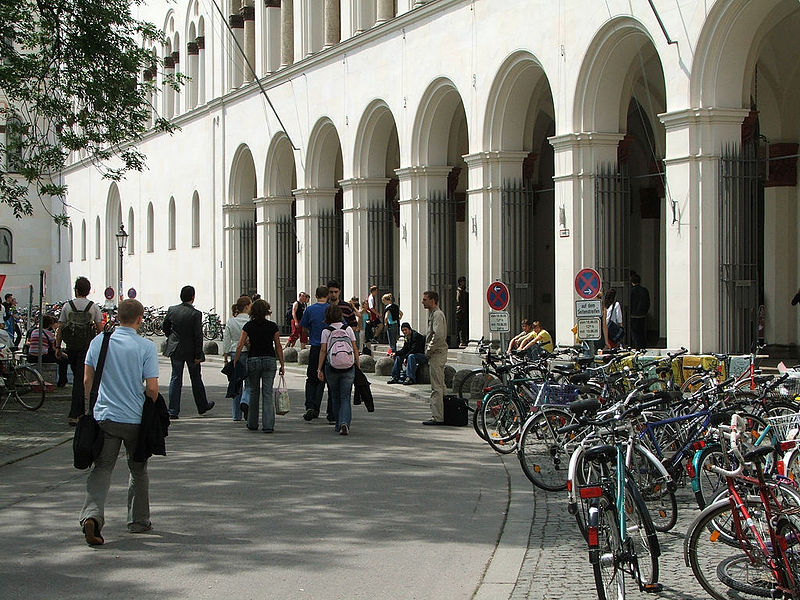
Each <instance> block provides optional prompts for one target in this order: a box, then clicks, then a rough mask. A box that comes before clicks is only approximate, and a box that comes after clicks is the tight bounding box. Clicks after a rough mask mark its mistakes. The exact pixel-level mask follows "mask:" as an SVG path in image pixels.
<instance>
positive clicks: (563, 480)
mask: <svg viewBox="0 0 800 600" xmlns="http://www.w3.org/2000/svg"><path fill="white" fill-rule="evenodd" d="M572 418H573V417H572V415H571V414H570V413H569V412H567V411H566V410H563V409H560V408H552V407H548V406H543V407H542V408H541V409H540V410H539V412H538V413H537V414H536V415H534V416H533V417H531V418H529V419H528V421H527V422H526V423H525V427H524V428H523V430H522V434H521V435H520V439H519V447H518V449H517V457H518V458H519V464H520V466H522V471H523V472H524V473H525V476H526V477H527V478H528V479H529V480H530V481H531V483H533V484H534V485H535V486H537V487H540V488H542V489H543V490H548V491H551V492H556V491H559V490H563V489H566V487H567V474H568V470H569V457H570V454H571V452H572V450H571V448H568V446H569V445H570V439H571V437H574V436H571V435H570V434H559V433H558V429H559V428H560V427H564V426H565V425H567V424H568V423H570V422H571V421H572Z"/></svg>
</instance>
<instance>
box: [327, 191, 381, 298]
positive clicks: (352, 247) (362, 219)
mask: <svg viewBox="0 0 800 600" xmlns="http://www.w3.org/2000/svg"><path fill="white" fill-rule="evenodd" d="M388 182H389V180H388V179H386V178H355V179H344V180H342V181H340V182H339V183H340V185H341V186H342V195H343V209H342V212H343V213H344V239H345V242H344V282H343V285H344V289H345V290H347V294H348V297H349V296H353V295H356V296H358V297H360V298H363V297H364V295H365V294H366V293H367V291H368V290H369V286H370V285H372V283H373V282H371V281H369V217H368V211H369V208H370V207H373V206H384V204H385V202H386V184H387V183H388Z"/></svg>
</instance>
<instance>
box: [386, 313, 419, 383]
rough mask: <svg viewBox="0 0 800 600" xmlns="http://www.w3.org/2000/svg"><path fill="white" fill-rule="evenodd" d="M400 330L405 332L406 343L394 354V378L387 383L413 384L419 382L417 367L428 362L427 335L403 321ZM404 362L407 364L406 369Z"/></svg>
mask: <svg viewBox="0 0 800 600" xmlns="http://www.w3.org/2000/svg"><path fill="white" fill-rule="evenodd" d="M400 331H402V332H403V337H404V338H405V343H404V344H403V347H402V348H400V350H398V351H397V352H396V353H395V355H394V366H393V367H392V378H391V379H390V380H389V381H387V382H386V383H402V384H403V385H413V384H415V383H416V382H417V367H418V366H419V365H424V364H427V362H428V359H427V357H426V356H425V336H424V335H422V334H421V333H419V332H417V331H414V330H413V329H411V325H410V324H409V323H403V324H402V325H401V326H400ZM403 363H405V365H406V368H405V370H404V369H403Z"/></svg>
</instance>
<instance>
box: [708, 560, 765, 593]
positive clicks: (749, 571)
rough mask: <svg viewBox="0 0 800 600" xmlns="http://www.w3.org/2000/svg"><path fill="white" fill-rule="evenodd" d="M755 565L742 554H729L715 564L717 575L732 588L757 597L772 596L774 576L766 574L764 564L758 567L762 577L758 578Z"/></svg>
mask: <svg viewBox="0 0 800 600" xmlns="http://www.w3.org/2000/svg"><path fill="white" fill-rule="evenodd" d="M755 566H757V565H753V564H752V562H751V561H750V559H749V558H748V557H747V556H746V555H744V554H742V555H741V556H729V557H728V558H724V559H723V560H721V561H720V563H719V564H718V565H717V577H718V578H719V580H720V581H721V582H722V583H724V584H725V585H727V586H728V587H729V588H731V589H732V590H735V591H737V592H741V593H743V594H749V595H750V596H758V597H759V598H772V588H773V585H776V584H775V578H774V576H773V575H772V573H769V575H767V573H768V571H766V570H765V565H758V566H760V567H762V568H761V569H758V571H760V576H761V577H762V579H758V576H759V573H756V572H755V568H754V567H755Z"/></svg>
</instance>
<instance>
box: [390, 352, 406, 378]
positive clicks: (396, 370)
mask: <svg viewBox="0 0 800 600" xmlns="http://www.w3.org/2000/svg"><path fill="white" fill-rule="evenodd" d="M404 358H405V356H395V357H394V365H392V379H394V380H395V381H400V380H401V379H404V378H405V372H404V371H403V359H404Z"/></svg>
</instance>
